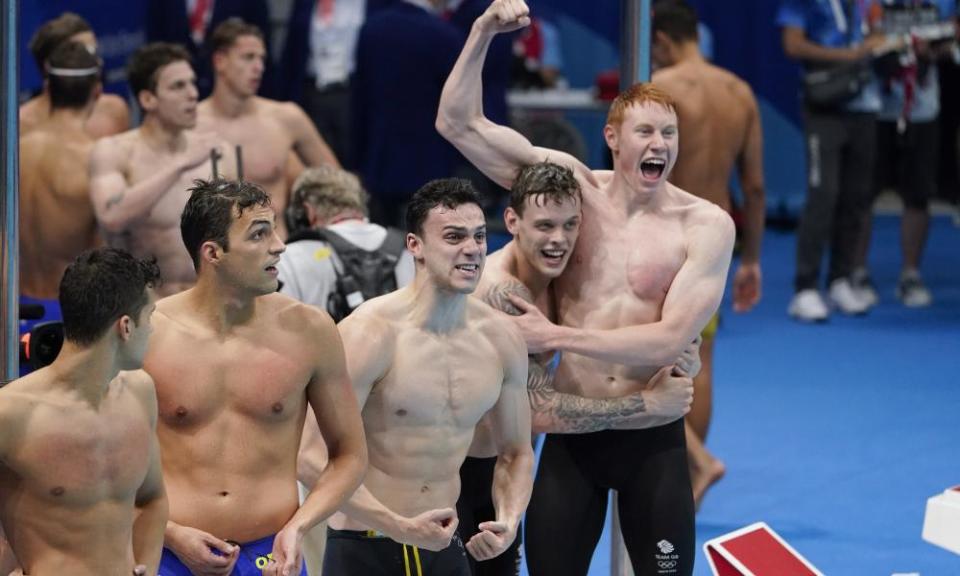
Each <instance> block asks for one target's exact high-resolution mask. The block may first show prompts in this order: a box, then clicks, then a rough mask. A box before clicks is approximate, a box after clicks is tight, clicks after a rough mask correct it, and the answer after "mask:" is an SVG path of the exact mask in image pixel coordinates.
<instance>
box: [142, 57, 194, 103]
mask: <svg viewBox="0 0 960 576" xmlns="http://www.w3.org/2000/svg"><path fill="white" fill-rule="evenodd" d="M181 61H183V62H186V63H187V64H190V53H189V52H187V49H186V48H184V47H183V46H181V45H179V44H171V43H169V42H152V43H150V44H147V45H145V46H141V47H140V48H137V50H136V52H134V53H133V55H132V56H130V60H129V61H128V62H127V81H128V82H129V83H130V91H131V92H132V93H133V98H134V100H137V102H139V99H138V95H139V94H140V92H142V91H144V90H146V91H148V92H153V93H156V92H157V80H159V78H160V70H161V69H162V68H163V67H164V66H167V65H168V64H173V63H174V62H181Z"/></svg>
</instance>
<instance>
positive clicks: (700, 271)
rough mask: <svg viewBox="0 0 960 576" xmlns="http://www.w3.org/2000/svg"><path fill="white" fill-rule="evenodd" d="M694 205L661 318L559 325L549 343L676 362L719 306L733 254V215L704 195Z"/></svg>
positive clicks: (637, 360)
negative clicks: (602, 326)
mask: <svg viewBox="0 0 960 576" xmlns="http://www.w3.org/2000/svg"><path fill="white" fill-rule="evenodd" d="M693 210H694V212H693V213H692V214H691V215H690V222H689V224H688V225H687V231H686V236H687V242H686V243H687V257H686V260H685V261H684V263H683V265H682V266H681V267H680V270H679V271H678V272H677V274H676V276H674V279H673V282H672V283H671V284H670V289H669V290H668V292H667V295H666V297H665V299H664V303H663V308H662V311H661V317H660V320H658V321H656V322H651V323H648V324H637V325H633V326H624V327H621V328H615V329H610V330H598V329H579V328H571V327H566V326H558V327H555V328H553V329H552V334H551V335H550V337H549V338H548V339H547V340H548V341H547V344H548V346H549V347H551V348H555V349H558V350H564V351H568V352H574V353H576V354H582V355H584V356H589V357H591V358H597V359H599V360H603V361H604V362H611V363H614V364H624V365H627V366H667V365H670V364H672V363H673V362H674V361H675V360H676V358H677V357H679V356H680V354H681V353H682V352H683V350H684V348H685V347H686V346H687V345H688V344H689V343H690V342H692V341H693V339H694V338H696V336H697V335H698V334H699V333H700V331H701V330H703V328H704V326H706V324H707V322H708V321H709V320H710V317H711V316H712V315H713V314H714V313H715V312H716V311H717V308H718V307H719V305H720V300H721V298H722V297H723V290H724V285H725V282H726V278H727V269H728V267H729V265H730V258H731V256H732V254H733V241H734V235H735V231H734V226H733V220H732V219H731V218H730V216H729V215H728V214H727V213H726V212H724V211H723V210H722V209H721V208H719V207H717V206H715V205H713V204H710V203H708V202H705V201H698V205H697V206H696V208H694V209H693Z"/></svg>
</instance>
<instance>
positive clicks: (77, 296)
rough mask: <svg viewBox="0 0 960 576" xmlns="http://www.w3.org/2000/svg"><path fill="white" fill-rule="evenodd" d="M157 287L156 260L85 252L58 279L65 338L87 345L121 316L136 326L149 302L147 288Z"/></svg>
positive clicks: (104, 251)
mask: <svg viewBox="0 0 960 576" xmlns="http://www.w3.org/2000/svg"><path fill="white" fill-rule="evenodd" d="M159 285H160V268H159V267H158V266H157V261H156V259H150V260H139V259H137V258H134V257H133V256H131V255H130V254H129V253H128V252H125V251H123V250H118V249H116V248H98V249H96V250H87V251H86V252H84V253H82V254H80V255H79V256H77V258H76V260H74V261H73V262H72V263H71V264H70V265H69V266H67V269H66V271H65V272H64V273H63V279H62V280H60V308H61V310H62V312H63V332H64V338H66V339H67V340H69V341H71V342H73V343H74V344H77V345H80V346H89V345H91V344H94V343H95V342H96V341H97V340H99V339H100V338H101V337H102V336H103V335H104V334H105V333H106V332H107V330H108V329H109V328H110V326H111V325H112V324H113V323H114V322H116V321H117V320H119V319H120V318H121V317H122V316H130V317H131V318H132V319H133V321H134V323H136V321H137V317H138V316H139V315H140V311H141V310H142V309H143V307H144V306H146V304H147V301H148V296H147V293H146V289H147V288H148V287H155V286H159Z"/></svg>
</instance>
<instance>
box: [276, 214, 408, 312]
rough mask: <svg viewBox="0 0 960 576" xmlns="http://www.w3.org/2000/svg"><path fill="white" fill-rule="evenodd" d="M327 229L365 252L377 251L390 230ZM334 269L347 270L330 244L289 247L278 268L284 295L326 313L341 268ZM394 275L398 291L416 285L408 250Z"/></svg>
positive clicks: (349, 225)
mask: <svg viewBox="0 0 960 576" xmlns="http://www.w3.org/2000/svg"><path fill="white" fill-rule="evenodd" d="M327 229H328V230H332V231H333V232H335V233H337V234H339V235H340V236H343V237H344V239H346V240H348V241H350V242H351V243H353V244H354V245H356V246H358V247H360V248H363V249H364V250H376V249H377V248H379V247H380V245H381V244H383V240H384V239H385V238H386V237H387V229H386V228H384V227H383V226H380V225H379V224H373V223H371V222H367V221H365V220H345V221H343V222H338V223H336V224H331V225H330V226H328V227H327ZM334 266H336V267H337V268H339V269H341V270H342V269H343V268H342V266H343V264H342V263H341V262H340V259H339V258H337V256H336V254H335V253H334V252H333V250H332V249H331V248H330V245H329V244H327V243H326V242H321V241H318V240H299V241H297V242H291V243H290V244H287V250H286V251H285V252H284V253H283V254H282V255H281V256H280V264H278V265H277V270H278V271H279V272H280V276H279V277H280V281H281V282H283V286H282V287H281V288H280V292H281V293H283V294H286V295H287V296H290V297H292V298H296V299H297V300H299V301H301V302H303V303H305V304H310V305H312V306H316V307H317V308H320V309H321V310H326V309H327V301H328V300H329V299H330V294H331V293H332V292H334V291H335V290H336V286H337V271H336V270H337V268H334ZM394 274H395V275H396V278H397V287H398V288H401V287H403V286H406V285H407V284H409V283H410V282H411V281H413V274H414V265H413V256H412V255H411V254H410V253H409V252H407V251H406V250H404V251H403V254H401V255H400V260H399V261H398V262H397V266H396V268H395V269H394Z"/></svg>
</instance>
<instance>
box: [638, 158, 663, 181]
mask: <svg viewBox="0 0 960 576" xmlns="http://www.w3.org/2000/svg"><path fill="white" fill-rule="evenodd" d="M666 168H667V161H666V160H664V159H663V158H650V159H648V160H644V161H643V162H641V163H640V172H641V173H643V177H644V178H647V179H650V180H656V179H658V178H660V177H661V176H663V171H664V170H665V169H666Z"/></svg>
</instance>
